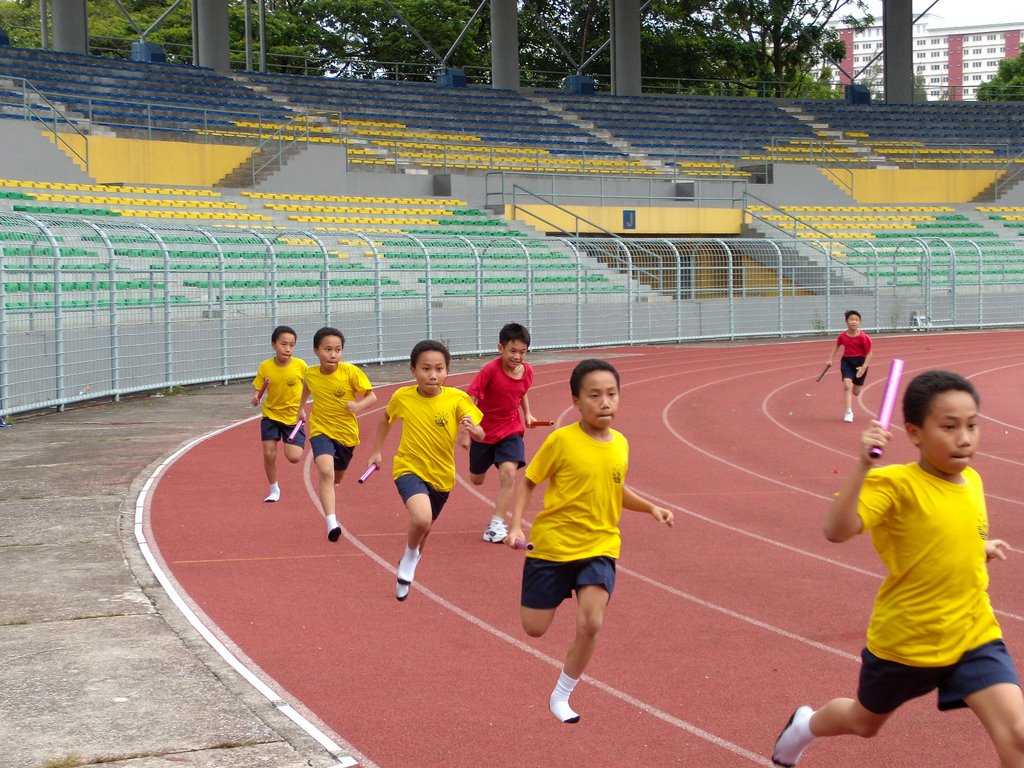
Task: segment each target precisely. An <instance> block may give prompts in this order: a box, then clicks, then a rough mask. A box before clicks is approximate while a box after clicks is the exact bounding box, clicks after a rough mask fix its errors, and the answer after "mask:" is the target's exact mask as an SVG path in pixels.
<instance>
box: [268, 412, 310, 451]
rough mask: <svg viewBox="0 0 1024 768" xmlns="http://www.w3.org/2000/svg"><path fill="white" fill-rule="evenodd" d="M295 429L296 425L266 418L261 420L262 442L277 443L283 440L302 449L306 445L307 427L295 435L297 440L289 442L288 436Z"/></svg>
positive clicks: (300, 429)
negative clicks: (270, 441) (271, 441)
mask: <svg viewBox="0 0 1024 768" xmlns="http://www.w3.org/2000/svg"><path fill="white" fill-rule="evenodd" d="M293 429H295V425H294V424H282V423H281V422H280V421H274V420H273V419H268V418H267V417H266V416H264V417H263V418H262V419H260V440H273V441H274V442H275V443H276V442H277V441H278V440H282V441H284V442H286V443H288V444H289V445H297V446H299V447H300V448H302V447H303V446H305V444H306V427H305V425H303V426H302V427H300V428H299V431H298V432H296V433H295V439H294V440H289V439H288V435H290V434H291V433H292V430H293Z"/></svg>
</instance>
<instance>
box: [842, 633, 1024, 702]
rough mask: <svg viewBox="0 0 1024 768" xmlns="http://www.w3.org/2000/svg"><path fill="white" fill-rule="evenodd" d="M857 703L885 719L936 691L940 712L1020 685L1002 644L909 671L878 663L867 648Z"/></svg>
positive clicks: (988, 644) (984, 646) (995, 641)
mask: <svg viewBox="0 0 1024 768" xmlns="http://www.w3.org/2000/svg"><path fill="white" fill-rule="evenodd" d="M860 657H861V660H862V661H863V664H862V665H861V668H860V685H859V686H858V688H857V700H858V701H859V702H860V703H861V704H862V705H863V706H864V708H865V709H866V710H868V711H869V712H874V713H875V714H876V715H887V714H889V713H890V712H893V711H894V710H895V709H896V708H897V707H899V706H900V705H901V704H905V703H906V702H908V701H910V700H911V699H916V698H917V697H918V696H924V695H925V694H927V693H931V692H932V691H934V690H936V689H938V692H939V700H938V707H939V709H940V710H942V711H945V710H947V709H958V708H960V707H966V706H967V704H966V703H964V699H965V698H966V697H968V696H970V695H971V694H972V693H977V692H978V691H981V690H984V689H985V688H988V687H989V686H992V685H996V684H997V683H1012V684H1013V685H1020V678H1018V677H1017V670H1016V669H1014V666H1013V659H1011V658H1010V652H1009V651H1008V650H1006V644H1005V643H1004V642H1003V641H1002V640H993V641H992V642H991V643H985V644H984V645H979V646H978V647H977V648H974V649H972V650H970V651H967V653H965V654H964V655H963V656H961V657H960V660H959V661H958V662H957V663H956V664H951V665H949V666H948V667H908V666H907V665H906V664H899V663H897V662H895V661H886V660H885V659H880V658H878V657H877V656H875V654H873V653H872V652H871V651H869V650H868V649H867V648H865V649H864V650H863V651H861V654H860Z"/></svg>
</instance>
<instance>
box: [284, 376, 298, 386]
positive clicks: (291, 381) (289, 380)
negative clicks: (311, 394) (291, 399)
mask: <svg viewBox="0 0 1024 768" xmlns="http://www.w3.org/2000/svg"><path fill="white" fill-rule="evenodd" d="M284 383H285V385H286V386H289V387H297V386H298V385H299V384H300V383H302V379H298V378H296V377H294V376H289V377H288V378H287V379H285V380H284Z"/></svg>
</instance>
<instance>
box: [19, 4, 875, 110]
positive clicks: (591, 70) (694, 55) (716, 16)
mask: <svg viewBox="0 0 1024 768" xmlns="http://www.w3.org/2000/svg"><path fill="white" fill-rule="evenodd" d="M865 1H866V0H651V2H650V3H649V5H647V6H646V7H645V10H644V12H643V20H642V24H643V26H642V30H641V36H642V37H641V39H642V48H641V66H642V69H643V72H644V75H645V77H647V78H651V79H653V80H654V81H655V82H658V83H659V84H661V85H664V89H672V90H677V91H682V92H700V93H724V94H732V95H780V96H782V95H790V96H799V95H807V94H808V93H809V92H810V89H812V87H813V89H814V90H820V85H818V84H816V83H817V79H816V77H815V76H814V72H815V70H816V69H817V62H819V61H820V60H821V58H822V55H821V52H822V51H825V52H827V53H828V55H830V56H832V57H834V58H836V59H837V60H838V59H842V57H843V46H842V43H841V42H840V41H839V38H838V35H837V33H836V32H835V30H834V29H833V28H832V27H831V26H829V24H830V23H831V22H835V21H842V22H843V23H846V24H848V25H850V26H853V27H857V26H861V27H862V26H863V25H864V24H865V23H870V20H871V19H870V17H869V16H868V17H866V19H862V20H861V21H860V22H857V21H855V20H854V18H853V15H854V14H863V13H864V11H865ZM392 2H393V4H394V6H395V7H396V8H397V9H398V11H399V13H400V14H401V15H402V16H403V17H404V18H405V19H407V20H408V21H409V22H410V23H411V24H412V25H414V26H415V28H416V30H417V33H418V34H414V33H413V32H412V31H411V30H410V29H409V28H408V27H407V26H406V25H405V24H403V23H402V22H401V21H400V20H399V19H398V18H396V14H395V13H394V12H393V10H392V9H391V7H389V5H387V4H385V3H384V2H382V0H268V2H267V14H266V37H267V39H266V41H265V47H266V50H267V61H268V67H269V68H270V69H271V70H272V71H296V70H297V67H304V68H303V69H299V70H298V71H305V72H307V73H309V74H327V75H342V76H346V77H388V78H394V77H399V78H404V79H421V80H422V79H425V78H428V77H430V76H431V74H432V73H433V71H434V70H436V69H437V68H438V66H439V65H440V64H441V62H440V61H439V58H440V57H444V56H445V55H446V54H447V53H448V50H449V48H450V47H451V46H452V44H453V42H454V41H455V39H456V38H457V37H458V35H459V33H460V31H461V30H462V29H463V27H464V26H465V25H466V24H467V22H468V21H469V20H470V18H472V17H473V14H474V12H475V10H476V8H477V5H478V2H479V0H392ZM121 4H122V5H123V6H124V7H125V8H126V9H127V10H128V12H129V13H130V14H131V17H132V19H133V20H134V25H133V23H132V22H131V21H129V20H128V19H127V18H125V16H124V14H122V13H121V11H120V9H119V8H118V4H117V3H116V2H115V1H114V0H90V2H89V6H88V7H89V26H90V34H91V40H90V48H91V50H92V52H93V53H100V54H103V55H110V56H121V57H128V56H129V55H130V49H131V43H132V42H133V41H135V40H137V39H138V38H139V32H138V29H136V27H138V28H139V29H142V30H145V29H148V28H149V26H150V25H151V24H152V23H153V22H154V21H155V20H156V19H157V18H159V16H160V15H161V14H162V13H164V12H165V11H166V10H167V8H168V7H169V6H170V0H121ZM520 6H521V7H520V24H519V35H520V67H521V71H522V73H523V84H524V85H527V86H531V85H549V86H550V85H553V84H554V82H555V81H556V79H557V78H558V77H559V76H561V75H566V74H571V73H573V72H575V71H577V70H578V69H582V71H583V73H584V74H591V75H594V76H595V77H597V79H598V80H599V84H601V85H606V84H607V82H601V81H602V80H605V81H606V79H607V73H608V72H609V71H610V53H609V48H608V46H607V42H608V37H609V27H610V19H609V4H608V0H522V2H521V4H520ZM244 8H245V6H244V0H230V2H229V9H228V13H229V21H228V23H229V34H230V48H231V50H232V66H233V67H234V68H235V69H242V68H243V67H244V65H245V61H244V54H243V50H244V41H245V27H244ZM251 8H252V14H251V15H252V20H253V26H254V27H255V17H256V4H255V2H253V3H252V5H251ZM38 9H39V4H38V0H0V23H4V24H5V26H7V27H8V29H9V30H10V32H11V37H12V44H14V45H21V46H26V47H34V46H38V45H39V19H38V13H39V10H38ZM844 14H846V15H844ZM253 37H256V33H255V31H254V32H253ZM421 37H422V38H423V39H422V40H421V39H420V38H421ZM489 38H490V16H489V8H488V7H486V6H485V8H484V9H483V11H482V13H480V14H479V15H478V16H477V17H476V18H475V20H474V22H473V24H472V25H471V27H470V29H469V30H468V32H467V34H465V35H464V36H463V38H462V40H461V41H460V43H459V45H458V46H457V48H456V49H455V50H454V51H453V52H452V54H451V56H450V58H449V59H448V60H447V61H446V62H445V63H446V64H447V65H449V66H459V67H464V68H465V69H466V70H467V73H468V74H470V76H471V78H473V79H474V80H475V81H477V82H481V81H483V80H485V79H486V78H487V76H488V73H489V70H490V64H491V62H490V39H489ZM147 39H148V40H149V41H150V42H153V43H157V44H160V45H163V46H164V48H165V50H166V51H167V54H168V58H169V59H170V60H171V61H173V62H176V63H184V64H187V63H190V62H191V61H192V30H191V6H190V4H189V3H188V2H185V3H182V4H181V5H180V6H179V7H177V8H176V9H175V10H174V12H172V13H171V14H170V15H169V16H168V17H167V18H166V19H165V20H164V22H163V24H162V25H161V26H160V27H159V28H158V29H156V30H154V31H153V32H152V33H151V34H149V35H148V37H147ZM424 41H426V44H424ZM431 49H432V51H433V52H431ZM256 50H258V41H254V55H255V52H256ZM588 59H591V61H589V62H588ZM308 62H312V66H311V67H310V66H309V64H308ZM585 62H587V63H586V64H584V63H585ZM399 63H402V66H399ZM649 82H650V81H649ZM765 82H770V83H772V84H773V85H772V88H771V90H770V92H768V91H765V90H764V86H763V83H765ZM659 89H662V88H659Z"/></svg>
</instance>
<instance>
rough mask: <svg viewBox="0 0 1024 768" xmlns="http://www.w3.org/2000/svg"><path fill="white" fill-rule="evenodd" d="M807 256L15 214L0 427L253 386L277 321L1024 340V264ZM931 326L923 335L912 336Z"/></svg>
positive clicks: (571, 338)
mask: <svg viewBox="0 0 1024 768" xmlns="http://www.w3.org/2000/svg"><path fill="white" fill-rule="evenodd" d="M799 244H800V243H799V242H798V241H795V240H792V239H783V238H780V239H775V240H767V239H765V240H760V239H752V238H747V239H743V238H735V239H724V238H704V239H665V238H642V239H630V238H609V237H580V238H576V237H563V238H546V239H542V238H521V237H514V236H508V235H504V236H489V237H477V238H474V237H467V236H449V237H440V236H431V237H426V236H415V235H411V234H401V233H381V232H373V233H366V234H362V233H358V232H350V233H344V234H342V235H338V234H337V233H334V234H331V235H330V239H329V240H328V235H327V233H324V232H317V231H295V230H293V231H278V230H260V229H249V230H245V229H228V228H224V229H218V228H190V229H185V228H180V227H179V228H175V227H165V228H157V227H153V226H148V225H144V224H120V223H112V222H107V221H104V222H103V223H102V224H100V223H97V222H93V221H89V220H86V219H78V218H72V217H60V216H25V215H20V214H2V215H0V415H3V416H6V415H9V414H13V413H20V412H25V411H31V410H36V409H41V408H58V409H62V408H64V407H66V406H67V405H69V404H72V403H75V402H79V401H83V400H88V399H94V398H110V399H115V400H116V399H118V398H120V397H122V396H124V395H128V394H131V393H134V392H142V391H153V390H161V389H165V388H171V387H178V386H185V385H190V384H198V383H203V382H226V381H230V380H233V379H246V378H249V377H251V376H252V375H253V372H254V371H255V369H256V367H257V365H258V363H259V362H260V360H262V359H264V358H266V357H267V356H268V355H269V354H270V352H271V350H270V338H269V337H270V331H271V329H272V328H273V327H274V326H275V325H277V324H279V323H287V324H289V325H292V326H293V327H295V328H296V329H297V330H298V333H299V349H300V350H306V351H307V355H306V356H307V357H308V356H309V355H310V354H311V352H309V350H310V339H311V338H312V335H313V332H314V331H315V330H316V329H317V328H319V327H321V326H323V325H336V326H340V327H341V328H343V329H344V331H345V335H346V340H347V341H346V347H345V355H346V359H347V360H349V361H351V362H355V363H359V364H364V365H372V364H375V363H382V362H385V361H394V360H401V359H405V358H406V356H407V354H408V351H409V349H410V348H411V347H412V345H413V344H414V343H415V342H417V341H419V340H420V339H422V338H437V339H441V340H443V341H445V342H446V343H447V344H448V345H449V347H450V348H451V350H452V352H453V354H456V355H482V354H490V353H491V352H492V351H493V336H494V334H495V333H496V329H497V328H499V327H500V326H501V325H502V324H503V323H505V322H507V321H508V319H509V318H517V319H519V320H520V321H521V322H523V323H524V324H526V325H527V326H528V327H530V328H531V329H532V331H533V336H534V347H536V348H539V349H540V348H581V349H585V348H591V347H601V346H607V345H621V344H640V343H661V342H679V341H693V340H701V339H738V338H754V337H775V338H780V337H786V336H795V335H803V334H814V333H824V332H831V331H833V330H838V329H839V328H841V327H842V311H843V310H845V309H848V308H850V307H855V308H858V309H860V311H861V312H862V314H863V315H864V318H865V326H866V327H868V328H871V329H874V330H877V331H899V330H915V329H917V328H918V327H920V318H921V317H926V318H929V319H930V322H932V323H933V324H935V325H943V324H944V325H948V326H956V327H961V328H991V327H1000V326H1017V325H1020V324H1021V323H1022V322H1024V320H1022V318H1021V316H1020V312H1019V307H1020V303H1021V299H1022V295H1024V257H1022V256H1018V257H1016V258H1013V257H1006V256H999V255H997V254H996V251H995V250H989V249H986V245H985V244H984V243H975V242H972V241H954V240H940V239H936V240H926V239H921V238H914V239H908V240H890V241H885V242H884V243H871V242H867V241H865V242H863V243H857V244H855V246H856V247H851V248H849V249H848V250H847V252H846V253H845V254H844V255H837V256H836V258H835V259H833V260H831V261H828V262H824V261H822V262H820V263H815V262H814V260H813V259H806V258H802V257H800V255H799V254H797V253H796V249H797V247H798V246H799ZM912 318H914V319H912Z"/></svg>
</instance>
